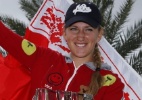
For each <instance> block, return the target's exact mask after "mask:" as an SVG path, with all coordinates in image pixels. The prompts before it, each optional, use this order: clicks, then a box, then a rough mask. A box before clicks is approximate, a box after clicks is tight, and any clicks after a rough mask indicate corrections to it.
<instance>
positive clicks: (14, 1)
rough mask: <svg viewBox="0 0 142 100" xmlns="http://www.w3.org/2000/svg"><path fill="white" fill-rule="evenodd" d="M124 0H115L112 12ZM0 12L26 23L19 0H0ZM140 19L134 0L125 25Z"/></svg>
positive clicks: (140, 1)
mask: <svg viewBox="0 0 142 100" xmlns="http://www.w3.org/2000/svg"><path fill="white" fill-rule="evenodd" d="M124 1H125V0H115V5H114V10H113V12H114V13H115V12H116V11H119V7H120V5H122V4H123V3H124ZM1 14H6V15H10V16H12V17H13V18H18V19H20V20H21V21H24V22H26V23H28V20H27V19H26V17H25V14H24V12H23V11H22V10H20V5H19V0H0V15H1ZM140 19H142V0H135V4H134V6H133V8H132V11H131V13H130V16H129V21H128V23H127V25H133V23H135V22H137V21H138V20H140ZM127 25H126V26H127Z"/></svg>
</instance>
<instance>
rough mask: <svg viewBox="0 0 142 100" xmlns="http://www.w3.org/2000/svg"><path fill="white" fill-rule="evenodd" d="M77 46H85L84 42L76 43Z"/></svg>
mask: <svg viewBox="0 0 142 100" xmlns="http://www.w3.org/2000/svg"><path fill="white" fill-rule="evenodd" d="M76 45H77V46H79V47H84V46H85V44H76Z"/></svg>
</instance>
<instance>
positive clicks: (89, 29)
mask: <svg viewBox="0 0 142 100" xmlns="http://www.w3.org/2000/svg"><path fill="white" fill-rule="evenodd" d="M85 30H86V31H89V32H92V31H93V29H92V28H87V29H85Z"/></svg>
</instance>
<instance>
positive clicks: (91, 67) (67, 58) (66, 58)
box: [65, 56, 111, 71]
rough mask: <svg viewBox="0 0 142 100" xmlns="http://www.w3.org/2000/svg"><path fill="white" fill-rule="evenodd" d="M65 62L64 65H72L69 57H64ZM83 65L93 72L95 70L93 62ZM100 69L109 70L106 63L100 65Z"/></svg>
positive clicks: (109, 67)
mask: <svg viewBox="0 0 142 100" xmlns="http://www.w3.org/2000/svg"><path fill="white" fill-rule="evenodd" d="M65 60H66V63H72V62H73V60H72V59H71V57H70V56H65ZM85 65H86V66H87V67H88V68H90V69H91V70H93V71H95V70H96V66H95V65H94V64H93V62H87V63H85ZM101 69H104V70H111V66H109V65H108V64H107V63H102V64H101Z"/></svg>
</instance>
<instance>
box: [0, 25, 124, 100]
mask: <svg viewBox="0 0 142 100" xmlns="http://www.w3.org/2000/svg"><path fill="white" fill-rule="evenodd" d="M2 33H4V35H3V34H2ZM0 45H1V46H2V47H4V48H5V49H6V50H7V51H8V52H9V53H10V54H11V55H12V56H13V57H15V58H16V59H17V60H18V61H19V62H21V63H22V64H24V65H25V66H27V68H29V70H30V71H31V91H30V95H31V98H32V97H33V95H34V93H35V90H36V88H43V87H46V88H49V89H52V90H67V91H73V92H79V91H80V86H88V85H89V83H90V80H91V76H92V74H93V73H94V71H95V68H96V67H95V66H94V65H93V64H92V62H88V63H85V64H83V65H81V66H80V67H78V68H76V67H75V66H74V63H73V61H72V59H71V58H70V57H65V56H62V55H61V54H60V53H58V52H56V51H53V50H51V49H49V48H42V47H38V46H36V45H34V44H33V43H31V42H29V41H27V40H26V39H23V38H21V37H20V36H18V35H17V34H13V32H12V31H10V30H8V29H7V28H5V27H4V26H3V25H0ZM102 66H103V69H101V71H100V73H101V75H102V76H104V77H105V83H104V86H103V87H102V88H100V90H99V91H98V94H97V95H96V96H94V99H95V100H121V99H122V97H123V88H124V84H123V83H122V82H121V80H120V79H119V77H118V75H117V74H114V73H113V72H112V71H110V70H107V68H108V66H107V65H106V64H102Z"/></svg>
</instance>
